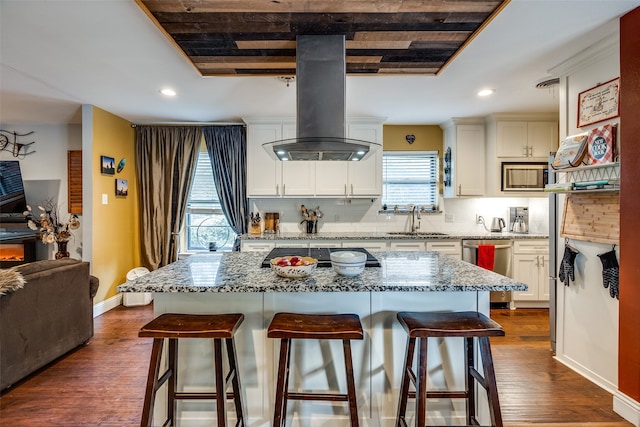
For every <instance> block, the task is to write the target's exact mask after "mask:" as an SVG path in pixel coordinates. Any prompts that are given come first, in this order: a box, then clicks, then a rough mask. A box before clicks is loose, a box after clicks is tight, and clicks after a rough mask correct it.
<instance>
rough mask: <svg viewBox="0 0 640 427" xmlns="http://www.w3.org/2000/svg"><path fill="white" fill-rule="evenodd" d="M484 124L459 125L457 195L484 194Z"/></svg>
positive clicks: (457, 130)
mask: <svg viewBox="0 0 640 427" xmlns="http://www.w3.org/2000/svg"><path fill="white" fill-rule="evenodd" d="M484 139H485V137H484V126H482V125H457V126H456V150H455V162H456V164H455V165H454V173H455V174H456V179H455V185H456V188H455V190H456V195H457V196H484V193H485V182H484V181H485V147H484V146H485V144H484Z"/></svg>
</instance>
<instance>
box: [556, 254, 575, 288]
mask: <svg viewBox="0 0 640 427" xmlns="http://www.w3.org/2000/svg"><path fill="white" fill-rule="evenodd" d="M578 253H579V252H578V251H575V250H573V249H571V248H570V247H569V246H565V247H564V257H563V258H562V262H561V263H560V272H559V273H558V277H559V278H560V281H561V282H564V285H565V286H569V284H570V283H571V280H573V281H575V280H576V275H575V272H574V269H573V268H574V262H575V260H576V255H578Z"/></svg>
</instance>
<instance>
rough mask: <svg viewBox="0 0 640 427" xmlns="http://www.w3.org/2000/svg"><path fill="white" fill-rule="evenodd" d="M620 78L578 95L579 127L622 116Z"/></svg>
mask: <svg viewBox="0 0 640 427" xmlns="http://www.w3.org/2000/svg"><path fill="white" fill-rule="evenodd" d="M619 101H620V77H618V78H616V79H613V80H610V81H608V82H606V83H602V84H599V85H597V86H595V87H592V88H591V89H587V90H585V91H584V92H580V93H579V94H578V127H582V126H586V125H590V124H592V123H598V122H601V121H603V120H607V119H611V118H614V117H618V116H619V115H620V109H619V108H620V105H619V104H620V103H619Z"/></svg>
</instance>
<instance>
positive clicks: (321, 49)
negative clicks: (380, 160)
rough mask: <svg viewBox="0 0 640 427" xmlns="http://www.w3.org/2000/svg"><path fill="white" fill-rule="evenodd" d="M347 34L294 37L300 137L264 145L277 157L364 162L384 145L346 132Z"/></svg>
mask: <svg viewBox="0 0 640 427" xmlns="http://www.w3.org/2000/svg"><path fill="white" fill-rule="evenodd" d="M345 62H346V61H345V38H344V35H304V36H298V37H297V39H296V90H297V119H296V123H297V125H296V126H297V138H294V139H285V140H281V141H274V142H269V143H267V144H263V147H264V149H265V150H267V152H268V153H269V155H271V156H272V157H273V158H276V159H278V160H350V161H356V160H362V159H365V158H367V157H368V156H369V155H370V154H371V153H373V152H375V151H376V150H378V149H380V148H381V146H380V144H378V143H375V142H368V141H360V140H356V139H348V138H346V137H345V135H346V124H345V123H346V106H345V98H346V64H345Z"/></svg>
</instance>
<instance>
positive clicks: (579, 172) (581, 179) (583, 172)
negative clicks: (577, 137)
mask: <svg viewBox="0 0 640 427" xmlns="http://www.w3.org/2000/svg"><path fill="white" fill-rule="evenodd" d="M552 172H553V173H554V174H557V176H558V180H557V182H556V184H561V185H562V184H564V186H565V187H568V186H569V185H571V189H568V188H561V189H557V190H555V189H545V192H546V193H613V192H617V191H620V185H619V183H620V163H618V162H616V163H606V164H602V165H585V166H576V167H573V168H567V169H562V170H554V171H552ZM598 181H603V182H607V183H611V184H614V187H613V188H592V189H582V190H576V189H575V188H573V187H574V184H576V183H591V182H594V183H595V182H598ZM549 188H553V187H549Z"/></svg>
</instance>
